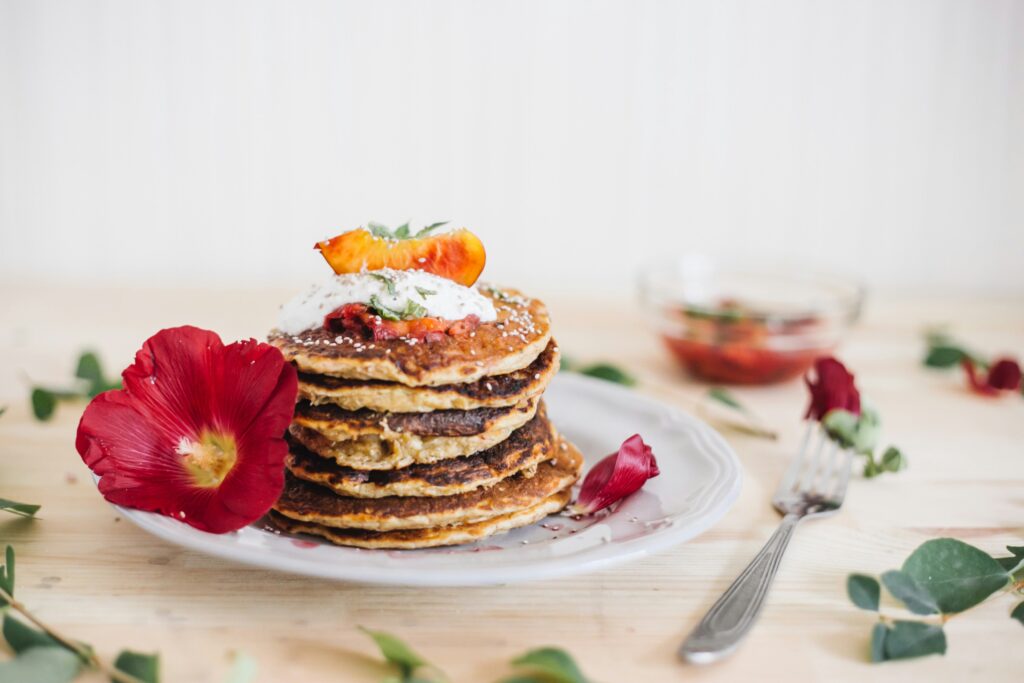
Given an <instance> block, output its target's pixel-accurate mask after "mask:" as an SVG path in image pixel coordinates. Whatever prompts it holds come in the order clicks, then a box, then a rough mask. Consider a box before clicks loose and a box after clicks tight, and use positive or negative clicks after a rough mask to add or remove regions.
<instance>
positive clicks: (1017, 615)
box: [1010, 602, 1024, 624]
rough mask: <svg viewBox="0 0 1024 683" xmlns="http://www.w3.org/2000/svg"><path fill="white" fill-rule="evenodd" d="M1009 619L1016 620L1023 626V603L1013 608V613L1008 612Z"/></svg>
mask: <svg viewBox="0 0 1024 683" xmlns="http://www.w3.org/2000/svg"><path fill="white" fill-rule="evenodd" d="M1010 618H1011V619H1016V620H1017V621H1019V622H1020V623H1021V624H1024V602H1022V603H1020V604H1019V605H1017V606H1016V607H1014V608H1013V611H1012V612H1010Z"/></svg>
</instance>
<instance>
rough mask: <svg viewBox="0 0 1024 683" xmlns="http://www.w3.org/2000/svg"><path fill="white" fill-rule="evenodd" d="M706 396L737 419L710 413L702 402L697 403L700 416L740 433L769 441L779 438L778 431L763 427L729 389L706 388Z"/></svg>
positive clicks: (758, 419)
mask: <svg viewBox="0 0 1024 683" xmlns="http://www.w3.org/2000/svg"><path fill="white" fill-rule="evenodd" d="M706 398H707V400H708V401H711V402H714V403H717V404H719V405H721V406H724V407H726V408H728V409H729V411H730V413H731V414H732V415H733V416H734V417H735V418H738V419H734V418H723V417H721V416H719V415H711V414H709V413H708V411H707V410H705V409H704V404H703V403H698V404H697V412H699V413H701V415H702V417H705V418H707V419H708V420H710V421H712V422H714V423H715V424H717V425H719V426H721V427H724V428H726V429H730V430H732V431H734V432H739V433H741V434H747V435H749V436H756V437H758V438H760V439H769V440H771V441H775V440H777V439H778V438H779V434H778V432H776V431H775V430H773V429H769V428H768V427H765V426H764V424H763V423H762V422H761V420H760V418H758V417H757V416H756V415H754V413H753V412H751V411H750V410H749V409H748V408H747V407H746V406H745V405H743V404H742V403H741V402H740V400H739V399H738V398H736V397H735V396H734V395H733V394H732V392H730V391H729V390H727V389H724V388H722V387H711V388H710V389H708V392H707V394H706Z"/></svg>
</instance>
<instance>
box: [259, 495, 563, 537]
mask: <svg viewBox="0 0 1024 683" xmlns="http://www.w3.org/2000/svg"><path fill="white" fill-rule="evenodd" d="M570 497H571V490H570V489H568V488H566V489H563V490H561V491H559V492H558V493H555V494H554V495H551V496H548V497H547V498H545V499H544V500H542V501H540V502H539V503H536V504H535V505H532V506H530V507H528V508H523V509H522V510H517V511H515V512H509V513H506V514H503V515H498V516H497V517H491V518H490V519H485V520H482V521H479V522H471V523H469V524H457V525H455V526H442V527H434V528H431V529H399V530H397V531H366V530H364V529H338V528H335V527H329V526H323V525H321V524H315V523H313V522H300V521H297V520H294V519H291V518H289V517H285V516H284V515H282V514H280V513H279V512H271V513H270V515H269V516H268V519H269V520H270V522H271V523H272V524H273V525H274V526H275V527H277V528H278V529H280V530H281V531H285V532H287V533H293V534H310V535H313V536H319V537H321V538H324V539H327V540H328V541H330V542H331V543H336V544H338V545H348V546H354V547H356V548H368V549H378V548H390V549H392V550H413V549H416V548H435V547H437V546H444V545H458V544H460V543H472V542H473V541H479V540H480V539H482V538H487V537H488V536H493V535H495V534H500V533H503V532H505V531H510V530H512V529H516V528H518V527H523V526H528V525H530V524H533V523H534V522H539V521H540V520H542V519H544V518H545V517H547V516H548V515H551V514H554V513H556V512H558V511H559V510H561V509H562V508H564V507H565V506H566V505H568V504H569V499H570Z"/></svg>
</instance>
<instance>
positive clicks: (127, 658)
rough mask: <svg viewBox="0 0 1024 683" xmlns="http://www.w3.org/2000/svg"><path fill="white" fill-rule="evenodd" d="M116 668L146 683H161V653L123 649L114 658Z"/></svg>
mask: <svg viewBox="0 0 1024 683" xmlns="http://www.w3.org/2000/svg"><path fill="white" fill-rule="evenodd" d="M114 668H115V669H117V670H118V671H123V672H124V673H126V674H128V675H130V676H134V677H135V678H137V679H139V680H140V681H144V683H160V655H156V654H153V655H150V654H145V653H142V652H132V651H131V650H121V652H120V653H119V654H118V655H117V659H115V660H114Z"/></svg>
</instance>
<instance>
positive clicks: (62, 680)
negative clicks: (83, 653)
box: [0, 647, 82, 683]
mask: <svg viewBox="0 0 1024 683" xmlns="http://www.w3.org/2000/svg"><path fill="white" fill-rule="evenodd" d="M81 664H82V662H81V660H80V659H79V658H78V655H76V654H75V653H74V652H72V651H71V650H66V649H64V648H62V647H33V648H29V649H28V650H25V651H24V652H22V653H19V654H18V656H17V657H15V658H14V659H12V660H10V661H6V662H0V682H2V683H67V681H71V680H73V679H74V678H75V677H76V676H77V675H78V672H79V669H80V668H81Z"/></svg>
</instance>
